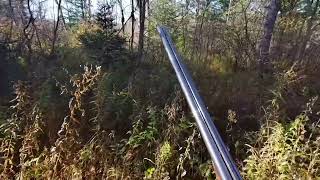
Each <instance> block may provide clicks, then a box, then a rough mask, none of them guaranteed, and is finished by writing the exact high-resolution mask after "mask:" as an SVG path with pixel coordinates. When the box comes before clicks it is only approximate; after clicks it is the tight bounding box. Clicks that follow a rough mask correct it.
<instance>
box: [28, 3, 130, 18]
mask: <svg viewBox="0 0 320 180" xmlns="http://www.w3.org/2000/svg"><path fill="white" fill-rule="evenodd" d="M39 1H41V0H33V4H35V5H36V4H37V3H38V2H39ZM63 2H64V0H62V3H63ZM105 2H115V3H114V4H115V6H114V16H115V18H116V21H117V23H119V22H121V10H120V7H119V5H118V3H117V1H116V0H111V1H110V0H91V3H92V7H91V8H92V12H93V13H94V12H95V11H96V10H97V6H98V3H105ZM134 2H135V1H134ZM122 6H123V9H124V16H125V19H127V18H128V17H129V16H130V13H131V0H122ZM44 8H45V10H46V18H48V19H55V17H56V14H57V4H56V0H46V1H44Z"/></svg>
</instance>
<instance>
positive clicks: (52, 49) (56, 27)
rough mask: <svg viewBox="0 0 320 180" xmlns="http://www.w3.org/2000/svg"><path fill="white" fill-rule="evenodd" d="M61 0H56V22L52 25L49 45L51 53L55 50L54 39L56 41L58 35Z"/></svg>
mask: <svg viewBox="0 0 320 180" xmlns="http://www.w3.org/2000/svg"><path fill="white" fill-rule="evenodd" d="M61 2H62V0H59V2H58V10H57V12H58V15H57V22H56V24H55V26H54V30H53V40H52V47H51V53H50V54H51V55H53V54H54V52H55V44H56V41H57V36H58V29H59V22H60V9H61Z"/></svg>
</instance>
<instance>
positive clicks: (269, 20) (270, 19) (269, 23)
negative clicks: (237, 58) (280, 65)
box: [259, 0, 281, 74]
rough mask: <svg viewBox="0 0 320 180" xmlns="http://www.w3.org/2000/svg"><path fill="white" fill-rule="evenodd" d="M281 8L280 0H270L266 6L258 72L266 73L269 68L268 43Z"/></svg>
mask: <svg viewBox="0 0 320 180" xmlns="http://www.w3.org/2000/svg"><path fill="white" fill-rule="evenodd" d="M280 8H281V0H271V2H270V4H269V6H268V7H267V16H266V19H265V22H264V25H263V31H264V32H263V35H262V39H261V42H260V47H259V56H260V58H259V69H260V73H261V74H262V73H266V72H268V71H270V70H271V64H270V57H269V51H270V44H271V39H272V34H273V29H274V25H275V23H276V20H277V16H278V12H279V11H280Z"/></svg>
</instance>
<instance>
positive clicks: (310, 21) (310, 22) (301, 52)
mask: <svg viewBox="0 0 320 180" xmlns="http://www.w3.org/2000/svg"><path fill="white" fill-rule="evenodd" d="M319 5H320V0H317V1H316V4H315V7H314V9H313V11H312V14H311V17H310V18H309V19H308V21H307V30H306V34H305V37H304V38H303V41H302V43H301V47H300V50H299V53H298V58H299V59H301V58H302V57H303V56H304V55H305V50H306V47H307V44H308V42H309V41H310V39H311V36H312V32H313V29H312V26H313V22H314V20H315V18H316V16H317V12H318V8H319ZM310 7H312V2H311V4H310Z"/></svg>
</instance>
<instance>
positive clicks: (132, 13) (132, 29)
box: [130, 0, 135, 51]
mask: <svg viewBox="0 0 320 180" xmlns="http://www.w3.org/2000/svg"><path fill="white" fill-rule="evenodd" d="M134 21H135V19H134V1H133V0H131V22H132V23H131V42H130V48H131V51H133V41H134Z"/></svg>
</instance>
